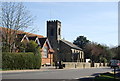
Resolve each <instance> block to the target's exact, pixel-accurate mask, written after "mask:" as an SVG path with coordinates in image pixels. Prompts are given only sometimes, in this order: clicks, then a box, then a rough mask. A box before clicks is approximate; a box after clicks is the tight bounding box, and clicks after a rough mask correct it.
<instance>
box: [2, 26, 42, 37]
mask: <svg viewBox="0 0 120 81" xmlns="http://www.w3.org/2000/svg"><path fill="white" fill-rule="evenodd" d="M7 29H8V30H12V31H15V30H13V29H10V28H5V27H0V30H2V31H8V30H7ZM8 32H9V31H8ZM17 34H26V35H28V36H37V37H38V38H43V37H44V36H42V35H37V34H33V33H29V32H24V31H21V30H17Z"/></svg>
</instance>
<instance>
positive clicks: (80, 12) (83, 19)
mask: <svg viewBox="0 0 120 81" xmlns="http://www.w3.org/2000/svg"><path fill="white" fill-rule="evenodd" d="M24 4H25V6H26V7H27V9H28V10H29V11H30V13H31V15H33V16H35V17H34V19H35V23H34V24H33V27H34V28H36V29H39V31H36V32H34V33H36V34H40V35H43V36H46V21H47V20H59V21H61V23H62V38H65V39H66V40H68V41H70V42H73V40H75V39H76V38H77V37H78V36H81V35H83V36H85V37H87V39H88V40H90V41H94V42H98V43H100V44H106V45H108V46H116V45H117V44H118V3H117V2H63V3H61V2H58V3H54V2H46V3H45V2H27V3H24Z"/></svg>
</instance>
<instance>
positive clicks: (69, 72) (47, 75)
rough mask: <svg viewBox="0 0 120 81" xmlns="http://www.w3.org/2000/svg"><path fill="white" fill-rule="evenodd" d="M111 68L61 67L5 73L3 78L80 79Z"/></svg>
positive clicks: (108, 70)
mask: <svg viewBox="0 0 120 81" xmlns="http://www.w3.org/2000/svg"><path fill="white" fill-rule="evenodd" d="M111 70H112V69H110V68H86V69H61V70H55V69H52V70H48V71H33V72H12V73H3V74H2V78H3V79H67V80H70V79H79V78H82V77H85V76H94V75H96V74H98V73H103V72H110V71H111Z"/></svg>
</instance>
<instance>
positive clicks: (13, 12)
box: [0, 2, 32, 52]
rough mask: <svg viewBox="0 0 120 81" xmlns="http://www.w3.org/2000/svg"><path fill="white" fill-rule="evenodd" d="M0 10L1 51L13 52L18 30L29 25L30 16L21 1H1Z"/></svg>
mask: <svg viewBox="0 0 120 81" xmlns="http://www.w3.org/2000/svg"><path fill="white" fill-rule="evenodd" d="M1 10H2V11H1V16H0V18H1V23H0V25H1V26H2V27H3V28H2V41H3V51H5V52H13V51H14V50H15V45H16V42H17V41H16V39H17V38H16V37H17V32H18V30H25V29H26V28H28V27H30V25H31V24H32V17H31V15H30V14H29V11H27V10H26V7H25V6H24V5H23V3H15V2H2V4H1Z"/></svg>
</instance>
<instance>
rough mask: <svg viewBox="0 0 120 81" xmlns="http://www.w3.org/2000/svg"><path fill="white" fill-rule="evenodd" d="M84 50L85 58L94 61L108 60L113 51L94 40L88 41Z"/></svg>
mask: <svg viewBox="0 0 120 81" xmlns="http://www.w3.org/2000/svg"><path fill="white" fill-rule="evenodd" d="M84 52H85V58H90V59H91V60H92V61H94V62H107V61H108V62H109V61H110V59H111V58H112V57H113V52H112V51H111V50H110V49H109V47H107V46H105V45H101V44H97V43H94V42H91V43H88V44H87V45H86V46H85V49H84Z"/></svg>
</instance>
